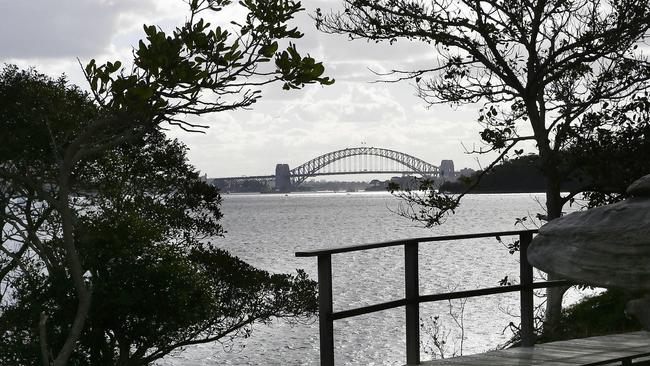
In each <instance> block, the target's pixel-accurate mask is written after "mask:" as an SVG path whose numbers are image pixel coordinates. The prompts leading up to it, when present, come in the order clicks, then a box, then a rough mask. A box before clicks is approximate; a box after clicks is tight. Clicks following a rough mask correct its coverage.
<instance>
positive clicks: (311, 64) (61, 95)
mask: <svg viewBox="0 0 650 366" xmlns="http://www.w3.org/2000/svg"><path fill="white" fill-rule="evenodd" d="M187 4H188V8H189V13H188V15H187V17H186V21H185V22H184V23H183V24H182V25H180V26H178V27H177V28H176V29H175V30H174V31H172V32H171V33H169V34H168V33H166V32H164V31H163V30H162V29H160V28H158V27H156V26H148V25H145V26H144V32H145V35H146V37H145V38H144V39H143V40H142V41H140V42H139V43H138V45H137V46H136V47H135V48H134V49H133V56H134V59H133V63H132V66H130V68H128V69H126V68H124V67H122V62H120V61H113V62H106V63H104V64H99V63H97V62H96V61H95V60H91V61H90V62H89V63H88V64H87V65H86V66H85V67H83V70H84V72H85V75H86V78H87V80H88V83H89V86H90V93H85V92H82V91H81V90H79V89H78V88H77V87H70V86H68V85H67V83H66V80H65V79H64V78H61V79H58V80H51V79H49V78H48V77H46V76H43V75H40V74H38V73H37V72H35V71H33V70H31V71H19V70H17V69H16V68H15V67H11V66H6V67H5V68H4V69H3V70H2V73H1V74H0V79H1V80H0V96H2V97H3V98H2V102H0V103H1V104H0V106H1V107H2V108H1V109H0V117H1V119H0V123H1V124H2V125H1V126H2V127H3V129H4V130H5V131H6V132H7V133H3V134H2V137H0V138H1V139H2V141H1V142H2V143H3V144H2V147H1V148H0V149H1V150H0V153H1V154H2V155H0V158H1V160H0V187H2V194H3V197H2V200H1V201H0V204H1V205H2V206H3V208H4V209H5V215H4V216H3V217H2V220H3V221H2V224H3V238H2V240H3V241H2V255H3V256H2V258H1V259H0V265H2V268H1V269H0V271H1V272H0V274H1V275H2V277H1V278H0V280H2V281H3V282H2V286H3V288H2V296H3V301H5V300H7V299H8V298H11V296H13V295H16V293H15V292H14V291H15V289H14V288H12V287H11V286H10V284H17V282H11V281H14V280H17V279H16V277H15V275H16V273H23V272H22V271H25V268H23V267H24V266H25V265H26V262H29V261H31V260H35V259H34V258H38V260H40V263H42V265H43V266H44V267H43V268H42V269H34V270H33V271H36V272H35V273H40V274H43V273H41V272H39V271H41V270H44V271H45V273H46V274H47V275H48V279H50V280H51V281H54V280H55V279H57V278H58V279H62V278H65V279H66V280H67V281H68V283H69V284H71V285H72V288H73V289H74V292H73V294H74V296H73V297H71V298H70V297H66V298H67V299H70V301H71V303H74V304H75V305H74V307H72V308H70V307H65V309H66V311H70V314H68V315H69V316H68V317H67V318H57V319H58V320H54V318H52V317H50V316H49V315H48V313H47V312H46V311H42V312H41V314H40V318H39V324H38V328H37V334H38V339H39V347H40V348H39V350H40V354H41V361H42V364H43V365H46V366H50V365H51V366H62V365H65V364H67V362H68V360H69V359H70V358H71V357H72V354H73V352H74V351H75V349H76V347H77V344H78V343H79V342H80V339H81V335H82V334H84V332H86V331H88V329H87V327H86V320H87V319H89V315H90V314H91V311H92V310H91V309H93V305H92V300H93V292H94V291H96V289H95V283H94V280H95V277H93V276H92V270H91V268H92V267H91V266H90V262H87V261H88V260H89V259H88V258H86V257H84V248H85V246H87V245H88V244H87V243H85V242H84V241H83V239H84V236H83V235H81V234H80V233H82V232H84V231H83V230H82V231H79V230H80V227H79V225H80V223H83V221H84V217H83V215H84V214H88V210H90V209H89V208H88V207H85V208H83V209H82V208H80V207H79V206H78V205H79V204H81V203H83V202H85V201H84V200H81V199H80V198H79V196H80V195H83V196H84V197H86V198H88V197H90V196H92V195H85V194H84V193H89V192H98V191H100V190H101V189H104V190H111V189H117V188H124V187H121V186H119V185H118V186H117V187H113V185H114V182H107V181H104V183H103V184H105V186H104V187H101V186H100V187H98V186H96V184H97V183H99V182H102V180H101V179H100V177H92V176H88V174H86V175H84V174H85V172H86V170H85V169H87V168H88V167H89V164H93V163H92V162H97V161H100V160H102V159H103V158H104V154H108V152H110V151H114V149H118V148H124V146H128V145H129V144H137V143H138V142H139V141H142V140H143V139H145V138H146V137H147V136H150V135H151V134H152V133H155V132H156V131H159V129H160V128H161V127H164V126H165V125H175V126H179V127H180V128H183V129H186V130H190V131H197V130H201V129H202V128H204V127H206V126H200V125H197V124H194V123H193V122H192V120H191V116H198V115H203V114H206V113H214V112H222V111H227V110H234V109H238V108H243V107H248V106H251V105H252V104H253V103H254V102H255V101H257V100H258V98H259V97H260V91H259V90H260V89H259V88H260V87H261V86H262V85H266V84H269V83H281V85H282V87H283V88H284V89H295V88H300V87H302V86H304V85H306V84H313V83H318V84H321V85H328V84H331V83H332V82H333V80H331V79H329V78H328V77H326V76H323V73H324V67H323V66H322V64H321V63H319V62H316V61H315V60H314V59H313V58H311V57H309V56H302V55H301V54H300V53H299V51H298V50H297V49H296V47H295V45H294V44H293V43H291V41H292V40H294V39H297V38H300V37H302V33H301V32H300V31H299V30H298V29H296V28H291V26H290V25H289V22H290V21H291V19H292V18H293V17H294V15H295V14H296V13H298V12H299V11H301V10H302V8H301V6H300V3H299V2H296V1H285V0H272V1H255V0H243V1H240V2H232V1H230V0H190V1H187ZM225 7H239V8H240V9H241V10H243V12H244V13H245V17H244V20H243V21H242V22H240V24H239V23H232V24H231V26H230V28H231V29H226V28H223V27H220V26H213V25H211V24H209V23H208V22H206V21H205V20H204V19H203V17H202V16H203V15H204V14H208V13H212V14H219V13H220V12H221V11H222V10H223V9H224V8H225ZM23 152H24V153H23ZM105 162H106V163H108V162H107V161H105ZM152 163H153V162H152ZM152 168H153V167H152ZM94 172H95V173H97V174H99V172H101V173H102V174H103V171H102V170H101V169H100V170H95V171H94ZM177 173H178V172H177ZM188 179H189V178H188ZM132 183H133V184H136V183H137V184H148V183H149V182H148V181H133V182H132ZM104 192H105V193H106V192H107V191H104ZM168 193H173V192H168ZM201 194H206V192H202V193H201ZM188 197H190V196H188ZM197 197H201V196H200V195H199V196H197ZM186 198H187V197H186ZM195 198H196V197H195ZM201 199H205V197H203V198H201ZM143 200H144V202H143V203H142V204H144V203H146V202H147V201H148V200H149V198H148V197H147V196H145V197H143ZM115 202H116V203H117V201H115ZM125 202H129V201H128V200H126V201H125ZM188 204H189V203H188ZM211 204H213V205H217V204H218V202H217V201H212V203H211ZM196 205H197V206H196V207H187V206H181V207H186V208H188V209H196V210H197V211H195V213H197V214H199V215H201V214H204V212H203V211H200V209H201V205H200V204H199V203H196ZM89 207H92V206H89ZM144 207H145V206H142V207H140V208H139V209H138V211H137V213H138V214H141V211H140V210H144ZM129 214H130V212H126V213H125V215H126V216H125V217H124V219H126V218H128V217H130V215H129ZM161 214H162V213H161ZM117 218H118V217H115V216H114V217H112V219H117ZM104 219H106V220H108V219H109V218H103V219H102V220H104ZM177 219H178V217H177ZM97 220H100V218H99V217H98V218H97ZM136 221H137V220H136ZM107 222H110V220H108V221H107ZM136 223H137V222H136ZM136 223H128V221H126V222H123V223H121V225H125V226H124V227H132V226H133V225H134V224H136ZM186 223H187V222H186ZM116 224H117V223H116ZM192 224H196V223H192ZM135 227H138V228H139V226H137V225H136V226H135ZM99 229H101V227H98V230H99ZM143 229H144V228H143ZM149 234H151V235H153V234H156V233H149ZM162 234H163V233H158V234H157V235H162ZM153 239H156V238H153ZM153 239H152V240H153ZM157 239H160V237H158V238H157ZM158 254H159V255H162V254H163V253H162V252H161V253H158ZM217 254H218V253H217ZM217 254H215V255H217ZM188 255H189V254H188ZM188 258H189V257H188ZM188 260H189V259H188ZM17 270H18V271H19V272H15V271H17ZM95 270H98V269H95ZM27 272H29V273H31V272H30V271H27ZM89 274H90V275H89ZM59 275H60V276H59ZM57 276H59V277H57ZM61 276H62V277H61ZM7 281H9V282H7ZM45 290H46V289H43V291H44V292H43V293H47V291H45ZM97 291H98V290H97ZM64 319H65V320H67V321H68V323H67V326H65V327H63V328H57V327H56V325H53V326H54V327H55V329H57V333H56V336H55V335H52V334H50V329H51V328H48V327H49V326H50V325H48V324H50V322H54V321H63V320H64ZM61 324H62V323H61ZM58 330H60V333H58ZM61 337H63V338H61ZM50 338H51V339H52V340H53V343H49V340H50ZM55 339H56V341H54V340H55Z"/></svg>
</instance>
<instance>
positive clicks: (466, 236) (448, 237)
mask: <svg viewBox="0 0 650 366" xmlns="http://www.w3.org/2000/svg"><path fill="white" fill-rule="evenodd" d="M522 233H531V234H535V233H537V229H530V230H511V231H495V232H490V233H475V234H458V235H442V236H423V237H418V238H409V239H401V240H389V241H382V242H378V243H367V244H359V245H351V246H346V247H337V248H331V249H316V250H308V251H305V252H296V257H318V256H319V255H327V254H339V253H348V252H358V251H361V250H368V249H379V248H388V247H396V246H400V245H404V243H406V242H418V243H430V242H436V241H452V240H461V239H478V238H489V237H492V236H511V235H520V234H522Z"/></svg>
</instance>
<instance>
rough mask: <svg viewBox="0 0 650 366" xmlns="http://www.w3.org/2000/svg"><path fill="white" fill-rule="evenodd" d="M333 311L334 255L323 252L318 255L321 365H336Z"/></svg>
mask: <svg viewBox="0 0 650 366" xmlns="http://www.w3.org/2000/svg"><path fill="white" fill-rule="evenodd" d="M332 312H333V306H332V255H331V254H323V255H319V256H318V326H319V330H320V364H321V366H334V319H332Z"/></svg>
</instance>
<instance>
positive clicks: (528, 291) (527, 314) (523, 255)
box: [519, 232, 535, 347]
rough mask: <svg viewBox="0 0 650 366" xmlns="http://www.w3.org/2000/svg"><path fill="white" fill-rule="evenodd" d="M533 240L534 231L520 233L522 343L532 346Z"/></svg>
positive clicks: (533, 341) (533, 334)
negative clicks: (530, 255) (530, 252)
mask: <svg viewBox="0 0 650 366" xmlns="http://www.w3.org/2000/svg"><path fill="white" fill-rule="evenodd" d="M532 240H533V233H531V232H526V233H521V234H519V282H520V284H521V290H520V291H519V299H520V306H521V345H522V346H523V347H531V346H533V345H534V344H535V330H534V326H535V325H534V310H533V308H534V304H533V267H532V266H531V265H530V264H529V263H528V258H527V252H528V245H529V244H530V242H531V241H532Z"/></svg>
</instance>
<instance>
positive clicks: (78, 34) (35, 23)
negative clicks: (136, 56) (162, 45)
mask: <svg viewBox="0 0 650 366" xmlns="http://www.w3.org/2000/svg"><path fill="white" fill-rule="evenodd" d="M150 4H151V2H150V1H131V0H129V1H103V0H89V1H75V0H59V1H11V0H0V49H2V58H15V59H21V58H41V59H46V58H60V57H92V56H97V55H98V54H101V53H103V52H105V51H106V50H107V49H108V47H109V46H110V44H111V38H112V36H113V34H114V33H115V32H117V31H119V29H118V21H117V20H118V17H119V16H120V14H122V13H125V12H129V11H134V10H142V9H143V8H145V7H146V6H147V5H150Z"/></svg>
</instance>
